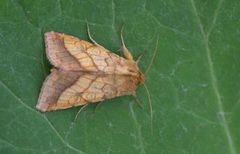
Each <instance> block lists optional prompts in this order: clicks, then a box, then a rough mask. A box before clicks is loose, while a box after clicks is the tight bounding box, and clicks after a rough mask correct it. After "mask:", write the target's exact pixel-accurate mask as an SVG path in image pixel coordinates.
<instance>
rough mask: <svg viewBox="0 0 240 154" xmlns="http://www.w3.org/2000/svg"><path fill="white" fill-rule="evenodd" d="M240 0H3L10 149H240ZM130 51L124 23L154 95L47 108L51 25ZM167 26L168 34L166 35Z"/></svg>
mask: <svg viewBox="0 0 240 154" xmlns="http://www.w3.org/2000/svg"><path fill="white" fill-rule="evenodd" d="M239 8H240V1H238V0H229V1H227V0H225V1H224V0H211V1H210V0H209V1H207V0H179V1H173V0H151V1H146V0H139V1H137V0H128V1H126V0H125V1H117V0H112V1H110V0H92V1H90V0H88V1H83V0H81V1H80V0H70V1H67V0H57V1H56V0H39V1H29V0H11V1H10V0H1V1H0V101H1V108H0V111H1V112H0V122H1V123H0V153H4V154H5V153H23V154H26V153H34V154H36V153H58V154H59V153H71V154H72V153H76V154H77V153H80V154H84V153H90V154H95V153H133V154H134V153H136V154H138V153H141V154H144V153H152V154H156V153H164V154H166V153H176V154H189V153H194V154H226V153H229V154H237V153H240V132H239V130H240V118H239V117H240V112H239V110H240V82H239V81H238V80H239V79H240V60H239V59H240V51H239V50H240V29H239V27H240V20H239V19H240V9H239ZM86 20H88V22H89V24H90V30H91V33H92V36H93V38H94V39H95V40H97V42H98V43H99V44H101V45H103V46H104V47H106V48H107V49H109V50H111V51H113V52H115V53H117V54H121V52H119V49H120V48H121V43H120V37H119V36H120V29H121V27H122V25H124V38H125V43H126V45H127V47H128V48H129V50H130V51H131V52H132V53H133V55H134V57H137V55H139V54H142V59H141V61H140V63H139V66H140V68H141V70H142V71H143V72H145V70H146V69H147V67H148V65H149V63H151V59H152V58H153V56H154V50H155V48H156V47H157V50H156V51H157V52H156V55H155V59H154V61H152V62H153V65H151V67H150V69H149V71H148V73H147V74H146V82H145V84H146V85H147V87H148V89H149V93H150V94H151V100H152V106H153V125H152V129H151V118H150V111H149V105H148V95H147V92H146V90H145V89H144V87H143V86H140V87H139V88H138V89H137V98H138V99H139V100H140V102H142V104H143V108H140V107H139V106H138V105H137V104H136V103H135V99H134V98H133V97H131V96H124V97H120V98H115V99H111V100H106V101H104V102H103V103H101V104H100V105H99V106H98V107H97V109H96V112H94V109H95V107H96V105H95V104H93V105H90V106H88V107H87V108H85V109H84V110H83V111H82V112H81V114H80V116H79V118H78V119H77V121H76V122H73V119H74V117H75V115H76V113H77V112H78V110H79V109H80V107H77V108H71V109H67V110H62V111H55V112H48V113H40V112H38V111H37V110H36V109H35V105H36V103H37V99H38V95H39V91H40V89H41V86H42V83H43V81H44V79H45V77H46V76H47V75H48V74H49V70H50V68H51V65H50V64H49V62H48V60H47V58H46V55H45V49H44V42H43V34H44V33H45V32H47V31H58V32H64V33H67V34H71V35H74V36H77V37H80V38H82V39H84V40H89V39H88V36H87V33H86ZM158 36H159V43H158V44H156V42H157V38H158Z"/></svg>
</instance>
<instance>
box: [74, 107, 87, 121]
mask: <svg viewBox="0 0 240 154" xmlns="http://www.w3.org/2000/svg"><path fill="white" fill-rule="evenodd" d="M87 106H88V104H85V105H84V106H82V107H81V109H79V111H78V112H77V114H76V116H75V118H74V121H73V122H75V121H76V120H77V118H78V115H79V114H80V112H81V111H82V110H83V109H84V108H85V107H87Z"/></svg>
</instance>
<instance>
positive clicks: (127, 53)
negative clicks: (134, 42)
mask: <svg viewBox="0 0 240 154" xmlns="http://www.w3.org/2000/svg"><path fill="white" fill-rule="evenodd" d="M121 41H122V50H123V55H124V57H125V58H126V59H128V60H133V57H132V54H131V53H130V52H129V50H128V49H127V47H126V45H125V43H124V40H123V27H122V29H121Z"/></svg>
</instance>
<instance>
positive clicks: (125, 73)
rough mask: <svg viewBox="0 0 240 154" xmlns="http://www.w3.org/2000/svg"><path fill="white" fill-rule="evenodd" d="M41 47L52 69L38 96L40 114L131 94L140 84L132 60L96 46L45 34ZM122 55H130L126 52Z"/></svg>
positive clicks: (74, 39) (56, 34) (137, 71)
mask: <svg viewBox="0 0 240 154" xmlns="http://www.w3.org/2000/svg"><path fill="white" fill-rule="evenodd" d="M45 45H46V52H47V57H48V59H49V61H50V62H51V64H52V65H53V66H54V68H55V69H54V71H53V72H51V74H50V75H49V76H48V77H47V78H46V80H45V82H44V84H43V87H42V89H41V93H40V95H39V99H38V103H37V106H36V108H37V109H38V110H40V111H42V112H45V111H51V110H58V109H66V108H70V107H73V106H81V105H86V104H89V103H95V102H99V101H102V100H105V99H110V98H114V97H118V96H123V95H133V94H134V93H135V90H136V88H137V86H138V85H139V84H141V83H143V82H144V76H143V74H142V73H141V71H140V70H139V68H138V66H137V63H136V62H135V61H134V60H133V59H132V58H128V59H126V58H124V57H120V56H118V55H116V54H114V53H112V52H109V51H108V50H107V49H105V48H103V47H102V46H100V45H98V44H93V43H90V42H87V41H84V40H80V39H78V38H76V37H74V36H70V35H66V34H61V33H57V32H47V33H45ZM125 52H128V54H130V52H129V51H128V50H126V51H125ZM128 57H132V56H129V55H128Z"/></svg>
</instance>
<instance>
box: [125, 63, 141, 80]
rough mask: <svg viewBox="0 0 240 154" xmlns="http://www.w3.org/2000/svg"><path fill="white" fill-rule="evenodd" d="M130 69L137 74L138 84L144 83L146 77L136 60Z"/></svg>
mask: <svg viewBox="0 0 240 154" xmlns="http://www.w3.org/2000/svg"><path fill="white" fill-rule="evenodd" d="M128 71H129V72H130V73H131V74H132V75H133V76H135V79H136V80H137V83H138V84H143V83H144V80H145V77H144V74H143V73H142V72H141V71H140V69H139V67H138V66H137V63H136V62H133V63H131V64H130V65H129V67H128Z"/></svg>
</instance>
